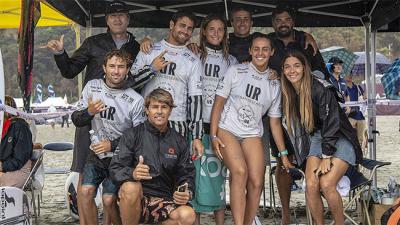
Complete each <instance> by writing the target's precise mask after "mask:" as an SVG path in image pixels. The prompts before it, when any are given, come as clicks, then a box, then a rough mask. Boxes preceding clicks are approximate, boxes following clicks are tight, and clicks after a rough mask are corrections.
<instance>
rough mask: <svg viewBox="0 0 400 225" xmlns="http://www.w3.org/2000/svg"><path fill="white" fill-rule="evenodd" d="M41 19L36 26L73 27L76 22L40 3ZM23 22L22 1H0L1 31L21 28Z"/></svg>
mask: <svg viewBox="0 0 400 225" xmlns="http://www.w3.org/2000/svg"><path fill="white" fill-rule="evenodd" d="M40 8H41V17H40V20H39V22H38V24H37V25H36V26H39V27H47V26H71V25H73V24H74V23H75V22H74V21H72V20H71V19H69V18H68V17H65V16H64V15H62V14H61V13H59V12H58V11H57V10H55V9H53V8H51V7H49V6H48V5H45V4H43V3H40ZM20 20H21V1H16V0H1V1H0V29H3V28H19V24H20Z"/></svg>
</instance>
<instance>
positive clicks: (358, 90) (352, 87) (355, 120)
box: [344, 74, 366, 146]
mask: <svg viewBox="0 0 400 225" xmlns="http://www.w3.org/2000/svg"><path fill="white" fill-rule="evenodd" d="M344 79H345V81H346V86H347V87H346V92H345V95H346V99H347V100H348V101H352V102H357V101H364V100H365V99H366V94H365V92H364V90H363V89H362V87H361V86H360V85H358V84H355V83H354V82H353V76H352V75H351V74H350V75H348V76H345V77H344ZM347 116H348V118H349V121H350V123H351V126H353V128H354V129H355V130H356V131H357V138H358V142H359V143H360V145H361V146H363V143H364V131H365V117H364V115H363V113H362V111H361V110H360V106H352V107H350V112H349V113H348V115H347Z"/></svg>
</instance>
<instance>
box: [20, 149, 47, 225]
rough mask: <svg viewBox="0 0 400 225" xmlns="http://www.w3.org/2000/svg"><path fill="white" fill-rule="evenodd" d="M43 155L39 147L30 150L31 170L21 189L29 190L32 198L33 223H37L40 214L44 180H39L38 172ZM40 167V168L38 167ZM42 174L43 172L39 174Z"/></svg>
mask: <svg viewBox="0 0 400 225" xmlns="http://www.w3.org/2000/svg"><path fill="white" fill-rule="evenodd" d="M43 155H44V151H43V150H41V149H36V150H34V151H33V152H32V157H31V161H32V167H31V172H30V173H29V177H28V179H26V181H25V183H24V185H23V187H22V190H23V191H25V192H30V194H31V196H32V198H31V203H32V205H33V212H34V214H35V223H37V217H38V216H40V196H41V192H42V190H43V185H42V184H43V182H44V180H41V179H42V178H43V176H42V178H41V176H40V175H39V173H41V172H43V171H41V170H42V169H43ZM40 168H42V169H40ZM41 175H43V174H41ZM35 191H39V192H38V193H37V194H35ZM36 196H37V205H36Z"/></svg>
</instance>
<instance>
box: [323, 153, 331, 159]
mask: <svg viewBox="0 0 400 225" xmlns="http://www.w3.org/2000/svg"><path fill="white" fill-rule="evenodd" d="M322 158H323V159H331V158H332V156H331V155H324V154H322Z"/></svg>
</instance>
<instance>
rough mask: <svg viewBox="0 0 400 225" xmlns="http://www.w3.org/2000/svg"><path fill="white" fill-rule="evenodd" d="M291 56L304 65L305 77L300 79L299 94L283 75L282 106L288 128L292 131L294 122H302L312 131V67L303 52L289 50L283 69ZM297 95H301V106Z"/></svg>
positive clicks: (308, 130) (284, 58) (283, 61)
mask: <svg viewBox="0 0 400 225" xmlns="http://www.w3.org/2000/svg"><path fill="white" fill-rule="evenodd" d="M289 57H294V58H297V59H298V60H299V61H300V62H301V64H302V65H303V77H302V78H301V80H300V82H301V83H300V90H299V93H298V94H297V93H296V90H295V88H294V87H293V85H292V83H290V81H289V80H288V79H287V78H286V76H285V75H284V74H283V75H282V77H281V85H282V94H283V101H282V108H283V113H284V115H285V117H286V125H287V127H288V130H289V131H290V132H292V127H293V124H292V123H294V124H295V125H298V124H299V123H300V125H302V126H304V127H305V128H306V131H307V132H311V131H312V130H313V129H314V117H313V108H312V96H311V89H312V82H313V81H312V80H313V79H312V77H313V75H312V74H311V69H310V68H311V67H310V64H309V63H308V61H307V59H306V57H305V56H304V55H303V54H302V53H301V52H299V51H289V52H287V53H286V55H285V56H284V57H283V60H282V71H284V70H283V66H284V64H285V61H286V59H287V58H289ZM282 73H283V72H282ZM297 95H298V96H299V104H300V107H298V106H297V105H296V104H295V102H296V97H297ZM299 116H300V118H299ZM299 119H300V121H299Z"/></svg>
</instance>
